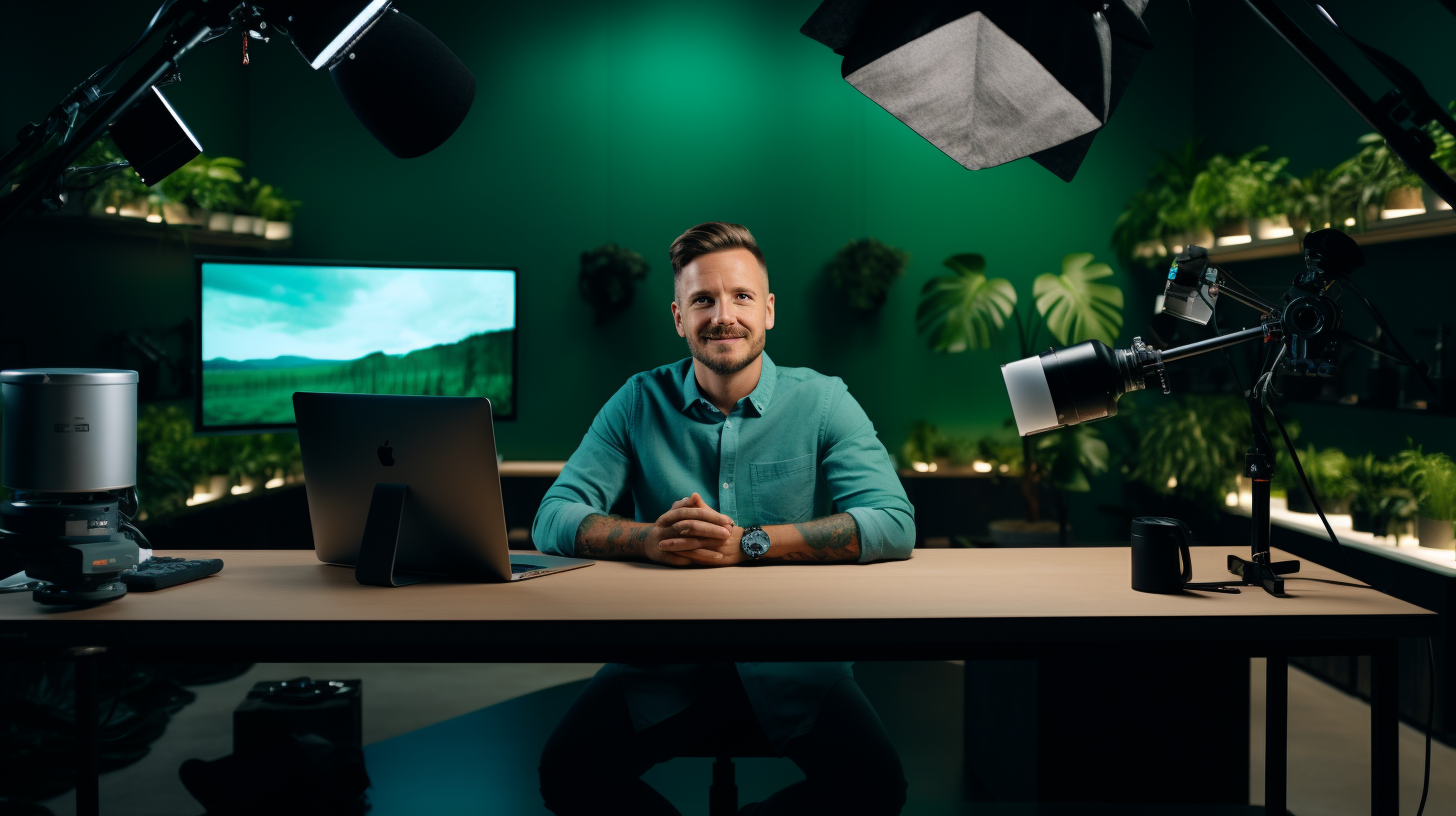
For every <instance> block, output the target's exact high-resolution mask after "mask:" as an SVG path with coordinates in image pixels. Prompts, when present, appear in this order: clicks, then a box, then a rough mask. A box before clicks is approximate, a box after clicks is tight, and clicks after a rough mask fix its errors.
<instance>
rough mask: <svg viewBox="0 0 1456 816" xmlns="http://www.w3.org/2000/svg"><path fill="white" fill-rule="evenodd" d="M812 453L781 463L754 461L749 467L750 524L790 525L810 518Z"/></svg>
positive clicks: (812, 480)
mask: <svg viewBox="0 0 1456 816" xmlns="http://www.w3.org/2000/svg"><path fill="white" fill-rule="evenodd" d="M814 465H815V462H814V454H812V453H809V454H805V455H803V456H796V457H794V458H793V459H785V460H783V461H781V462H758V463H756V464H753V465H751V466H750V468H749V473H750V475H751V477H752V479H753V506H754V509H755V510H756V511H757V517H756V518H754V520H753V523H754V524H758V525H764V524H792V523H793V522H796V521H808V520H810V519H812V518H813V517H814V483H815V476H816V474H815V471H816V468H815V466H814Z"/></svg>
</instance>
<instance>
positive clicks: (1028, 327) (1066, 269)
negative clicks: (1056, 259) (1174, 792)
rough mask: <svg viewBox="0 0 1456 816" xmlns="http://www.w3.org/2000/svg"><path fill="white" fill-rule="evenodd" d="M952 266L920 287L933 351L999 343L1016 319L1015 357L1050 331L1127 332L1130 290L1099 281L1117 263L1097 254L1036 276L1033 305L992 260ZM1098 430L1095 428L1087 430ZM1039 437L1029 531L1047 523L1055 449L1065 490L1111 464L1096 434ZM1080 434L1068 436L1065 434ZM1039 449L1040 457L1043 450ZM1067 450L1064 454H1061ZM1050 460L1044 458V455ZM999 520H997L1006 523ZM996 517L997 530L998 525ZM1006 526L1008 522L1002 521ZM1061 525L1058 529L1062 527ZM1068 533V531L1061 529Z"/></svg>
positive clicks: (1025, 487) (1110, 335)
mask: <svg viewBox="0 0 1456 816" xmlns="http://www.w3.org/2000/svg"><path fill="white" fill-rule="evenodd" d="M944 265H945V266H946V267H947V268H948V269H950V270H951V272H953V273H954V274H952V275H942V276H940V277H936V278H931V279H930V280H929V281H927V282H926V284H925V287H924V288H923V289H921V291H920V306H919V308H918V309H917V310H916V313H915V325H916V328H917V329H918V330H919V332H920V333H921V334H922V335H924V337H925V342H926V344H927V345H928V346H929V347H930V348H931V350H933V351H941V352H948V353H956V352H962V351H977V350H982V349H990V348H995V347H997V346H998V345H999V341H1000V339H1001V335H1002V332H1003V331H1005V330H1006V329H1007V328H1008V324H1009V325H1014V326H1015V328H1016V342H1015V345H1014V346H1013V348H1014V349H1015V351H1016V356H1015V358H1014V359H1018V360H1019V359H1021V358H1023V357H1030V356H1031V355H1032V354H1033V352H1034V351H1035V349H1037V348H1039V345H1038V338H1039V337H1040V336H1041V334H1042V332H1043V331H1045V332H1046V333H1047V334H1049V335H1051V337H1052V338H1054V339H1055V340H1056V341H1057V342H1058V343H1059V344H1061V345H1063V346H1068V345H1072V344H1075V343H1081V342H1084V341H1087V340H1101V341H1102V342H1104V343H1107V344H1108V345H1112V344H1113V343H1114V342H1115V341H1116V340H1117V335H1118V333H1119V332H1121V331H1122V306H1123V297H1122V290H1121V289H1119V288H1117V287H1116V286H1113V285H1111V284H1107V283H1099V282H1098V281H1101V280H1103V279H1105V278H1108V277H1111V276H1112V267H1110V266H1108V265H1107V264H1104V263H1094V259H1093V256H1092V253H1090V252H1074V253H1072V254H1070V255H1067V256H1065V257H1063V258H1062V271H1061V274H1053V273H1046V274H1042V275H1038V276H1037V277H1036V279H1035V280H1033V281H1032V283H1031V293H1032V299H1031V306H1030V307H1029V308H1027V307H1021V306H1020V305H1019V304H1020V303H1021V302H1022V299H1021V298H1020V297H1018V295H1017V293H1016V287H1015V286H1013V285H1012V284H1011V282H1010V281H1009V280H1006V279H1005V278H988V277H986V273H985V270H986V259H985V258H984V257H983V256H981V255H976V254H970V253H967V254H961V255H952V256H951V257H949V258H946V259H945V261H944ZM1086 430H1090V429H1086ZM1054 433H1055V434H1056V436H1055V437H1049V438H1043V439H1040V440H1037V442H1036V444H1033V442H1032V440H1031V439H1030V438H1023V439H1022V440H1021V447H1022V459H1023V462H1024V465H1023V467H1022V469H1021V492H1022V497H1023V498H1024V499H1025V503H1026V520H1025V522H1024V525H1025V529H1027V530H1042V531H1044V529H1045V528H1044V527H1042V526H1039V525H1042V524H1043V522H1042V521H1041V506H1040V502H1039V500H1038V495H1037V486H1038V484H1039V483H1040V482H1041V480H1042V478H1043V476H1046V475H1048V474H1047V470H1046V468H1045V467H1042V464H1043V463H1044V462H1045V461H1046V460H1048V459H1049V458H1051V457H1052V456H1055V459H1054V460H1053V461H1055V462H1056V463H1057V464H1058V465H1059V470H1058V472H1057V473H1055V474H1051V476H1052V478H1053V481H1054V483H1055V484H1057V485H1058V486H1060V487H1061V488H1062V489H1064V490H1077V489H1086V487H1085V486H1086V485H1087V481H1088V477H1090V476H1093V475H1096V474H1097V473H1101V472H1102V471H1104V470H1106V468H1107V452H1106V451H1107V443H1106V442H1104V441H1102V440H1101V439H1098V438H1097V435H1096V433H1091V434H1088V433H1085V431H1084V432H1077V429H1064V430H1061V431H1056V432H1054ZM1068 433H1073V434H1074V436H1073V437H1072V438H1068V439H1065V440H1063V439H1061V436H1062V435H1065V434H1068ZM1039 452H1041V453H1040V457H1039V455H1038V454H1039ZM1058 454H1059V455H1058ZM1039 458H1040V459H1041V460H1042V461H1040V462H1039V461H1038V459H1039ZM999 523H1000V522H996V523H994V524H999ZM994 524H993V535H994V533H995V531H996V528H995V526H994ZM1002 526H1003V527H1005V526H1006V525H1002ZM1058 528H1059V525H1058V526H1053V527H1052V528H1051V529H1052V530H1053V531H1058ZM1060 532H1063V533H1064V531H1060Z"/></svg>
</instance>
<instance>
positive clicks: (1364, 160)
mask: <svg viewBox="0 0 1456 816" xmlns="http://www.w3.org/2000/svg"><path fill="white" fill-rule="evenodd" d="M1359 143H1360V144H1362V145H1364V147H1362V148H1360V152H1358V153H1356V154H1355V155H1354V156H1351V157H1350V158H1348V159H1346V160H1345V161H1343V162H1341V163H1340V164H1339V165H1337V166H1336V167H1335V169H1334V170H1332V171H1331V175H1333V176H1334V177H1335V178H1336V179H1337V183H1338V184H1341V185H1343V186H1345V187H1346V188H1348V195H1349V198H1351V199H1353V207H1354V214H1353V216H1347V217H1346V218H1345V222H1344V225H1345V226H1354V227H1355V228H1356V229H1359V230H1365V229H1368V228H1369V224H1370V223H1371V222H1373V221H1376V220H1379V218H1380V217H1381V216H1380V213H1381V210H1382V207H1383V205H1384V204H1385V201H1386V199H1387V197H1389V196H1390V195H1391V194H1392V193H1396V195H1397V196H1400V195H1407V196H1408V191H1409V190H1410V189H1412V188H1413V189H1414V190H1415V191H1416V195H1417V197H1418V196H1419V189H1420V185H1421V180H1420V177H1419V176H1417V175H1415V174H1414V173H1412V172H1411V171H1410V169H1409V168H1407V167H1406V166H1405V162H1403V161H1401V160H1400V158H1399V157H1398V156H1396V155H1395V153H1394V152H1392V151H1391V149H1390V146H1389V145H1387V144H1386V143H1385V139H1384V138H1383V137H1381V135H1380V134H1378V133H1367V134H1365V135H1364V136H1361V137H1360V139H1359ZM1402 189H1404V190H1406V191H1407V192H1406V193H1397V192H1396V191H1399V190H1402ZM1422 210H1423V211H1424V206H1422ZM1351 217H1353V218H1354V219H1355V223H1354V224H1350V223H1349V219H1350V218H1351ZM1336 226H1340V225H1338V224H1337V225H1336Z"/></svg>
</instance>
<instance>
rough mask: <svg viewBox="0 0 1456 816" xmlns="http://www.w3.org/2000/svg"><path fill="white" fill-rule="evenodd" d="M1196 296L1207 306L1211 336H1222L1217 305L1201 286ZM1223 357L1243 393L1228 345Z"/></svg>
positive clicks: (1240, 391)
mask: <svg viewBox="0 0 1456 816" xmlns="http://www.w3.org/2000/svg"><path fill="white" fill-rule="evenodd" d="M1220 271H1221V270H1220ZM1198 296H1199V297H1200V298H1203V303H1204V304H1205V305H1206V306H1208V316H1209V321H1210V322H1211V323H1212V324H1213V336H1214V337H1222V336H1223V332H1222V331H1221V330H1220V329H1219V328H1218V307H1217V306H1215V305H1214V304H1213V303H1211V302H1210V301H1209V300H1208V295H1206V294H1204V291H1203V287H1201V286H1200V287H1198ZM1223 358H1224V359H1225V360H1227V361H1228V366H1229V372H1230V373H1231V374H1233V375H1234V385H1237V386H1238V387H1239V393H1240V394H1243V393H1245V392H1244V381H1243V380H1241V379H1239V369H1238V366H1235V365H1234V358H1233V355H1232V354H1230V353H1229V350H1228V346H1224V349H1223Z"/></svg>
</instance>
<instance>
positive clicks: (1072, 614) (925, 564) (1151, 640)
mask: <svg viewBox="0 0 1456 816" xmlns="http://www.w3.org/2000/svg"><path fill="white" fill-rule="evenodd" d="M1231 552H1242V549H1241V548H1232V547H1199V548H1195V559H1194V560H1195V568H1194V573H1195V574H1196V575H1199V576H1208V575H1216V574H1220V573H1222V572H1223V571H1224V561H1225V558H1226V556H1227V554H1228V553H1231ZM177 554H179V555H186V556H189V557H206V556H211V555H220V556H221V557H223V558H224V559H225V560H226V561H227V567H226V568H225V569H224V570H223V572H222V573H221V574H220V575H218V576H215V577H213V578H208V579H205V580H204V581H203V582H202V583H200V584H187V585H183V586H180V587H174V588H172V589H168V590H163V591H161V592H157V593H152V594H136V595H133V596H132V597H128V598H124V599H122V600H120V601H118V602H116V603H113V604H110V605H105V606H101V607H97V608H94V609H88V610H77V611H70V612H60V613H56V612H49V611H47V610H45V609H44V608H42V607H40V606H38V605H37V604H35V603H34V602H32V601H31V600H30V598H29V597H26V596H17V595H10V596H0V640H3V642H5V643H7V644H10V645H13V646H14V647H31V648H33V649H34V650H36V651H37V652H40V651H43V650H44V649H45V648H47V647H54V646H76V645H99V646H110V647H123V648H124V649H125V650H126V652H127V653H128V654H130V655H134V656H137V657H141V658H165V659H170V660H176V659H178V657H179V651H181V652H182V653H184V654H185V655H186V656H187V657H190V658H192V659H197V660H208V659H218V658H224V657H225V658H226V659H229V660H239V659H251V660H279V661H284V660H295V659H303V658H307V659H310V660H357V661H390V660H396V661H397V660H441V659H444V660H480V661H491V662H507V661H537V660H562V661H601V660H619V661H620V660H631V659H652V660H666V661H687V660H707V659H712V660H928V659H948V658H967V657H973V658H994V657H1035V656H1038V655H1055V656H1058V657H1067V656H1076V655H1094V656H1105V655H1108V654H1134V655H1157V654H1182V655H1189V654H1206V653H1220V654H1240V655H1267V656H1270V657H1272V658H1274V659H1271V660H1270V661H1269V664H1270V666H1271V667H1279V668H1282V667H1283V666H1284V665H1285V664H1284V661H1283V660H1282V659H1281V658H1284V657H1287V656H1288V655H1290V654H1339V653H1343V654H1371V655H1374V656H1375V667H1376V668H1375V672H1374V679H1375V683H1376V691H1375V696H1374V702H1373V705H1372V713H1371V719H1372V735H1373V736H1372V747H1373V749H1374V750H1373V755H1372V756H1373V759H1372V775H1373V781H1374V793H1373V796H1374V798H1375V807H1374V808H1373V812H1374V813H1376V814H1380V815H1381V816H1384V815H1385V814H1390V816H1395V805H1396V786H1395V782H1396V769H1397V764H1396V763H1397V754H1396V735H1397V731H1396V723H1397V720H1396V716H1395V709H1394V703H1393V695H1394V693H1395V683H1396V663H1395V660H1394V655H1395V652H1394V643H1395V639H1396V638H1398V637H1401V636H1424V635H1428V634H1430V633H1432V632H1433V631H1434V630H1435V627H1436V616H1435V615H1433V614H1431V613H1429V612H1426V611H1425V610H1422V609H1420V608H1418V607H1415V606H1412V605H1410V604H1407V603H1405V602H1402V601H1398V600H1395V599H1393V598H1389V597H1387V596H1384V595H1381V594H1379V593H1377V592H1375V591H1373V590H1369V589H1358V588H1354V587H1349V586H1342V585H1339V584H1334V583H1327V582H1322V581H1319V580H1314V579H1327V580H1340V579H1341V578H1342V576H1340V575H1339V574H1338V573H1334V572H1332V571H1330V570H1326V569H1322V568H1319V567H1315V566H1313V565H1306V567H1305V569H1304V571H1303V572H1301V573H1300V574H1299V575H1298V576H1297V579H1291V580H1290V584H1289V586H1290V590H1291V593H1292V594H1293V595H1294V597H1292V598H1272V597H1269V596H1267V595H1265V594H1264V593H1263V592H1262V591H1260V590H1250V591H1245V592H1244V593H1243V594H1241V595H1208V594H1192V593H1190V594H1186V595H1172V596H1168V595H1146V594H1140V593H1136V592H1133V591H1132V590H1131V589H1129V588H1128V580H1129V579H1128V551H1127V550H1126V549H1125V548H1095V549H1046V550H1036V549H1017V550H922V551H917V552H916V554H915V557H914V558H912V559H910V560H909V561H902V562H891V563H884V564H875V565H868V566H860V565H837V566H803V567H794V566H775V567H763V568H751V567H745V568H739V569H718V570H713V569H704V570H674V569H670V568H665V567H657V566H650V565H645V564H635V563H620V562H601V563H598V564H596V565H595V566H592V567H588V568H586V569H581V570H573V571H570V572H566V573H562V574H559V575H552V576H547V577H545V578H540V579H535V580H531V581H525V582H521V583H518V584H447V583H436V584H420V585H416V586H411V587H406V588H400V589H383V588H378V587H366V586H361V585H359V584H357V583H356V582H355V581H354V576H353V573H352V571H350V570H348V569H343V568H339V567H330V566H325V565H322V564H319V563H318V562H317V561H316V560H315V559H314V556H313V554H312V553H310V552H298V551H249V552H223V553H207V552H193V553H177ZM163 644H165V645H163ZM1274 675H1275V672H1273V671H1271V680H1278V681H1279V682H1271V683H1270V689H1269V695H1268V705H1269V715H1268V719H1269V724H1270V725H1269V729H1268V739H1269V741H1270V743H1271V747H1272V748H1273V750H1270V751H1268V763H1269V766H1268V773H1267V779H1268V785H1269V788H1268V791H1267V793H1266V797H1267V801H1268V802H1269V803H1270V804H1271V805H1274V806H1275V807H1277V805H1278V804H1279V803H1282V802H1283V800H1284V796H1283V784H1284V736H1285V730H1284V728H1283V723H1285V721H1286V708H1285V706H1286V699H1285V696H1284V694H1282V693H1281V689H1283V688H1285V686H1284V685H1283V675H1282V674H1281V675H1279V676H1278V677H1277V678H1276V677H1275V676H1274ZM1133 714H1134V713H1133V712H1130V713H1129V716H1133ZM1131 776H1135V774H1132V775H1131ZM1129 784H1135V782H1134V781H1133V780H1131V779H1129ZM1281 810H1282V809H1281ZM1281 810H1274V811H1272V812H1281Z"/></svg>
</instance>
